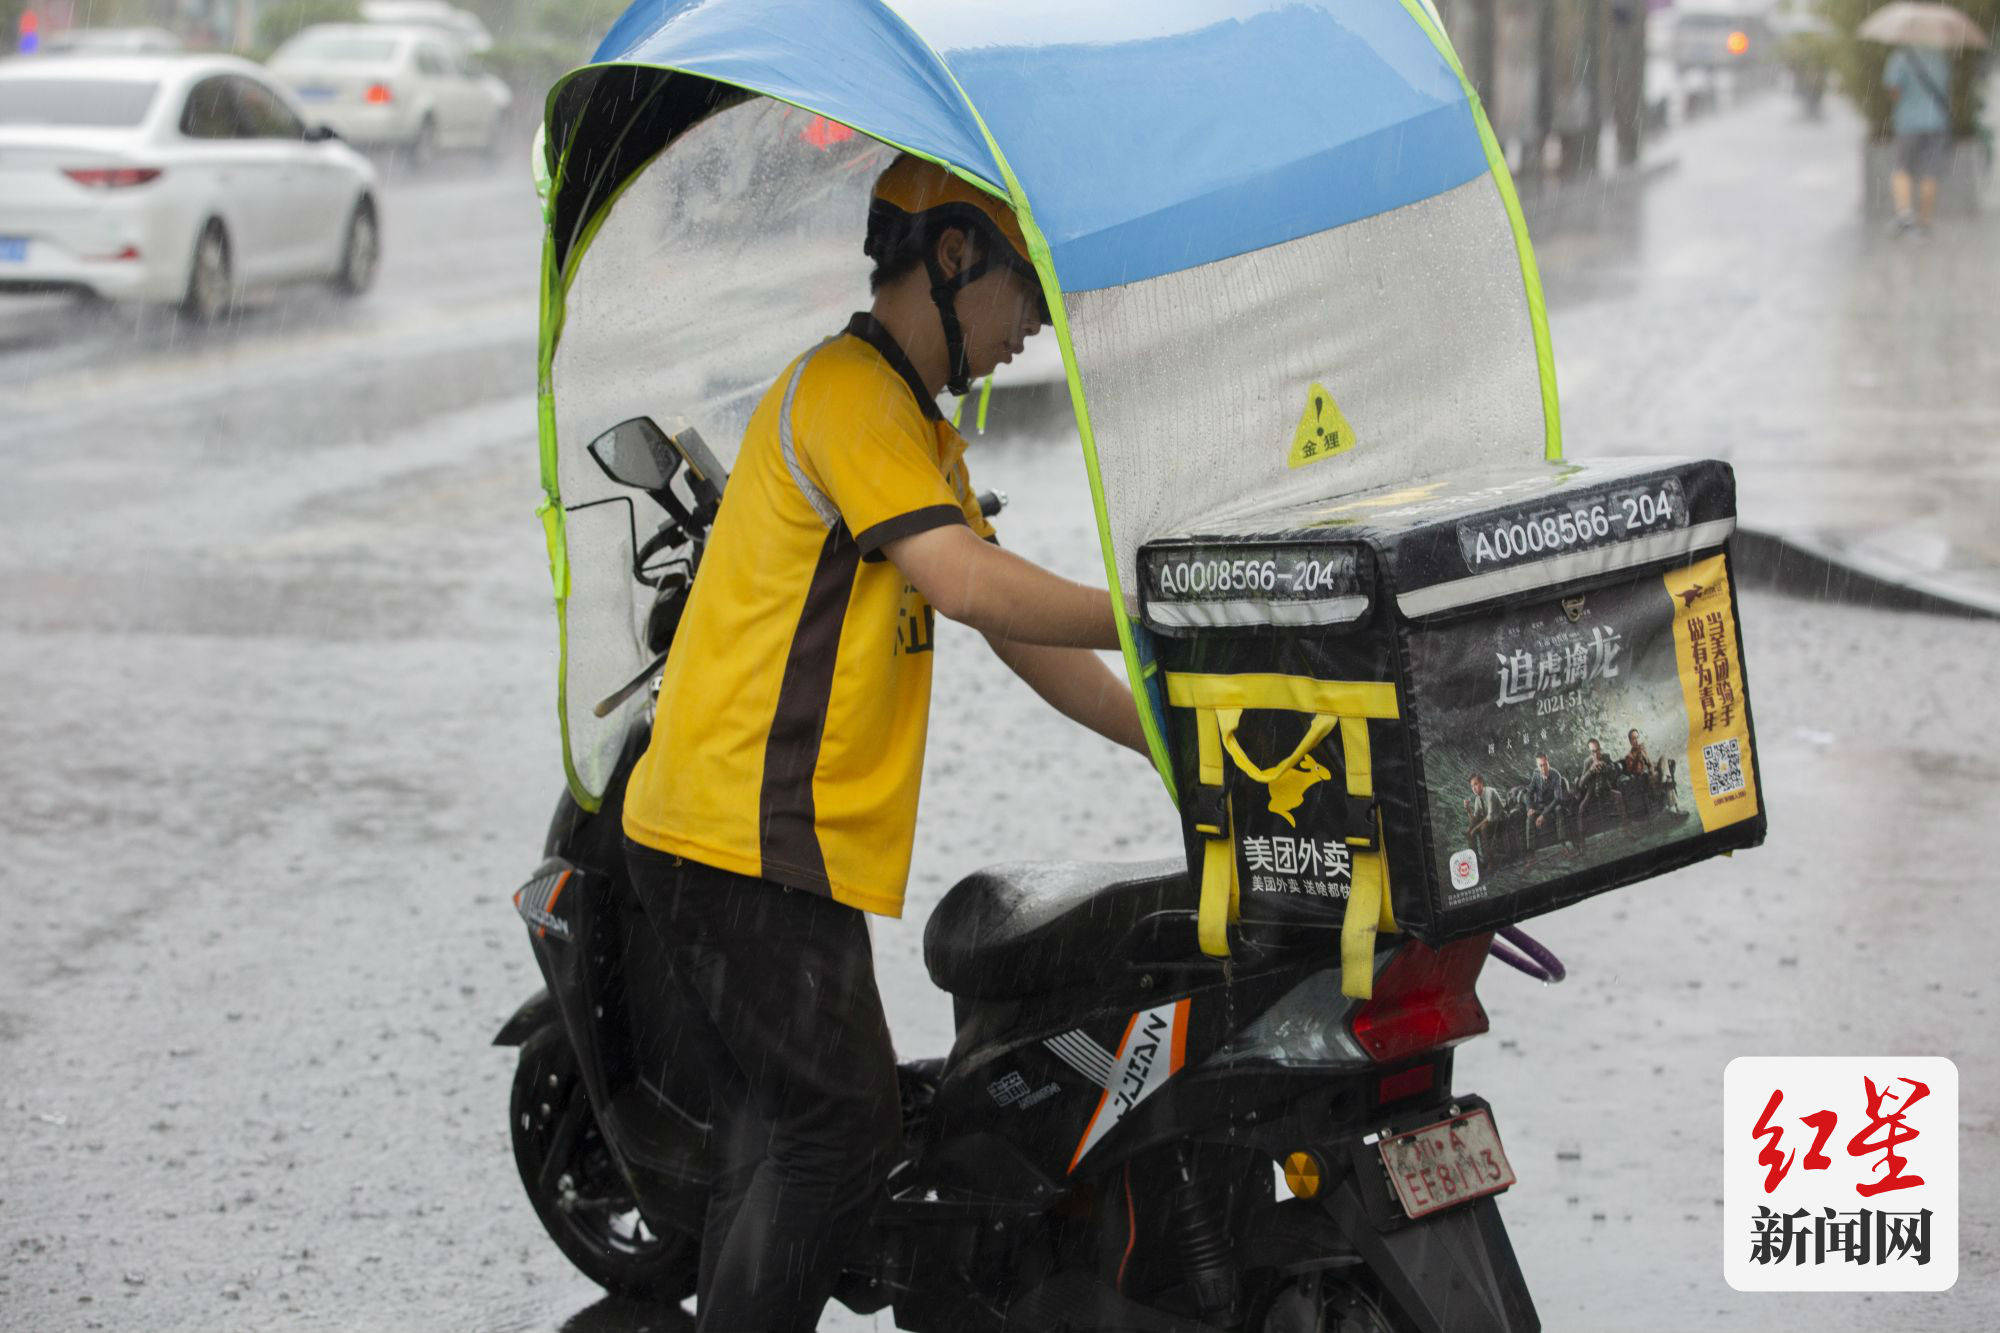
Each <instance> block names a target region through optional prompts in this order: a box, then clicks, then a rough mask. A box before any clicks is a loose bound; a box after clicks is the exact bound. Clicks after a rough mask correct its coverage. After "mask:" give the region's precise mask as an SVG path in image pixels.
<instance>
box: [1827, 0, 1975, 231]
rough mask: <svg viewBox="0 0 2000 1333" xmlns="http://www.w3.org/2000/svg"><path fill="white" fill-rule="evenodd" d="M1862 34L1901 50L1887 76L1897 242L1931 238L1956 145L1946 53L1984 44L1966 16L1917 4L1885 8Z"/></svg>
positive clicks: (1911, 0) (1907, 1) (1909, 1)
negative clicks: (1913, 235) (1941, 182)
mask: <svg viewBox="0 0 2000 1333" xmlns="http://www.w3.org/2000/svg"><path fill="white" fill-rule="evenodd" d="M1857 31H1858V32H1859V34H1860V35H1861V36H1862V37H1864V38H1866V39H1867V40H1869V41H1872V42H1880V43H1882V44H1883V45H1885V46H1893V47H1895V48H1896V49H1895V50H1894V51H1892V52H1891V53H1890V55H1889V63H1888V65H1887V66H1885V67H1884V68H1883V71H1882V83H1883V86H1884V87H1886V88H1887V89H1888V90H1889V98H1890V102H1891V105H1892V110H1891V112H1890V119H1889V125H1890V128H1891V130H1893V131H1894V133H1895V136H1896V169H1895V172H1894V174H1893V175H1891V176H1890V177H1889V192H1890V194H1891V196H1892V197H1893V198H1894V200H1895V204H1896V231H1897V234H1898V235H1901V234H1904V233H1907V232H1909V231H1910V230H1911V229H1912V228H1915V229H1916V230H1917V231H1918V233H1919V234H1926V233H1928V232H1929V231H1930V227H1931V219H1932V217H1933V216H1934V215H1935V214H1936V212H1937V190H1938V183H1937V178H1938V166H1939V163H1940V162H1941V161H1942V160H1943V158H1944V155H1945V152H1946V150H1947V149H1948V148H1949V147H1950V144H1951V60H1950V58H1949V56H1948V55H1947V54H1946V53H1947V52H1951V51H1958V50H1961V49H1963V48H1966V47H1974V48H1982V47H1984V46H1985V45H1986V36H1985V34H1984V33H1982V32H1980V31H1979V28H1978V26H1977V25H1975V24H1974V23H1973V22H1972V20H1971V19H1969V18H1967V17H1966V16H1965V14H1964V13H1963V12H1962V11H1960V10H1957V9H1954V8H1952V7H1951V6H1950V5H1942V4H1930V3H1921V2H1919V0H1897V3H1894V4H1889V5H1884V6H1883V7H1882V8H1880V9H1878V10H1876V11H1875V12H1874V13H1873V14H1870V15H1869V16H1868V18H1867V20H1866V21H1864V22H1863V23H1862V24H1861V26H1860V28H1859V29H1857ZM1913 182H1914V186H1915V189H1914V193H1915V195H1916V211H1915V213H1914V214H1912V212H1911V208H1910V203H1911V194H1912V192H1913V191H1912V185H1913Z"/></svg>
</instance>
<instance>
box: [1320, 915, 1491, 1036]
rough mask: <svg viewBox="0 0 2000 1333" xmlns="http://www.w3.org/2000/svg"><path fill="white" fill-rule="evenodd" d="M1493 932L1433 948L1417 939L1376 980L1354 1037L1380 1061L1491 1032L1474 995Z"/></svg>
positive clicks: (1359, 1015)
mask: <svg viewBox="0 0 2000 1333" xmlns="http://www.w3.org/2000/svg"><path fill="white" fill-rule="evenodd" d="M1492 939H1493V937H1492V936H1491V935H1475V936H1473V937H1472V938H1471V939H1467V940H1460V941H1458V942H1457V943H1456V944H1447V945H1445V946H1444V948H1442V949H1430V948H1427V947H1425V946H1424V945H1422V944H1419V943H1417V942H1416V941H1415V940H1412V941H1411V942H1410V943H1409V944H1408V945H1406V946H1404V948H1403V949H1402V950H1401V951H1400V952H1399V953H1397V955H1396V956H1395V957H1394V958H1392V959H1390V960H1389V965H1388V966H1387V967H1385V968H1383V969H1382V975H1381V976H1379V977H1377V978H1375V995H1374V998H1373V999H1371V1000H1369V1001H1368V1002H1367V1003H1366V1004H1364V1005H1362V1006H1361V1008H1360V1009H1358V1010H1357V1011H1355V1015H1354V1018H1353V1019H1352V1020H1351V1022H1352V1027H1353V1029H1354V1039H1355V1040H1356V1041H1358V1042H1360V1043H1361V1049H1362V1050H1364V1051H1366V1052H1368V1055H1369V1057H1370V1058H1371V1059H1373V1060H1374V1061H1375V1062H1376V1063H1377V1064H1392V1063H1394V1062H1395V1061H1398V1060H1402V1059H1405V1058H1407V1057H1409V1056H1412V1055H1416V1054H1419V1053H1420V1052H1423V1051H1433V1050H1436V1049H1437V1048H1438V1047H1440V1046H1449V1045H1452V1044H1453V1043H1454V1042H1460V1041H1464V1040H1465V1039H1466V1038H1467V1037H1476V1036H1478V1035H1479V1034H1480V1033H1482V1032H1484V1031H1486V1010H1485V1009H1484V1008H1482V1007H1481V1006H1480V1003H1479V997H1478V996H1477V995H1474V994H1473V993H1472V986H1473V983H1474V982H1476V981H1477V980H1479V969H1480V968H1481V967H1482V966H1484V965H1485V963H1486V946H1487V945H1488V943H1490V942H1491V941H1492Z"/></svg>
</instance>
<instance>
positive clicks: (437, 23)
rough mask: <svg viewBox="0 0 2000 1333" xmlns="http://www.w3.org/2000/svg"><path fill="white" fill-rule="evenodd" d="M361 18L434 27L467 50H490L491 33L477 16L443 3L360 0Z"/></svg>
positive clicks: (408, 25)
mask: <svg viewBox="0 0 2000 1333" xmlns="http://www.w3.org/2000/svg"><path fill="white" fill-rule="evenodd" d="M361 18H362V20H363V21H364V22H367V23H397V24H401V25H403V26H404V27H410V28H435V29H436V30H437V31H439V32H441V33H443V34H444V35H445V36H446V37H449V38H451V39H452V40H453V41H455V42H457V43H458V44H459V45H460V46H463V47H464V48H465V49H466V50H468V51H490V50H492V49H493V34H492V33H490V32H488V31H487V30H486V25H485V24H484V23H482V22H480V21H479V16H478V15H477V14H474V13H472V12H471V11H469V10H464V9H460V8H458V7H457V6H456V5H449V4H446V3H445V0H361Z"/></svg>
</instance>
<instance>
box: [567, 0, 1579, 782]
mask: <svg viewBox="0 0 2000 1333" xmlns="http://www.w3.org/2000/svg"><path fill="white" fill-rule="evenodd" d="M896 150H903V151H907V152H911V153H914V154H917V155H918V156H920V157H924V158H927V159H929V160H931V161H934V162H936V163H938V164H940V165H942V166H944V167H945V168H947V169H948V170H950V171H952V172H954V173H955V174H957V175H959V176H961V177H963V178H964V179H966V180H967V181H970V182H971V183H973V184H974V185H976V186H978V187H980V188H982V189H984V190H987V191H989V192H991V193H992V194H994V195H995V196H997V197H999V198H1001V199H1004V200H1006V201H1007V202H1008V203H1009V204H1010V205H1011V206H1012V207H1013V209H1014V210H1015V213H1016V215H1017V216H1018V218H1019V219H1020V222H1021V227H1022V231H1023V233H1024V234H1025V236H1026V237H1027V239H1028V243H1029V248H1030V252H1031V257H1032V258H1033V260H1034V263H1035V267H1036V270H1037V272H1038V274H1039V276H1040V279H1041V283H1042V288H1043V292H1044V295H1045V296H1046V297H1047V299H1048V304H1049V308H1050V310H1051V311H1052V312H1053V315H1054V321H1053V324H1054V327H1053V330H1052V334H1053V336H1054V337H1055V338H1056V339H1057V340H1058V341H1059V343H1060V346H1061V351H1062V358H1063V364H1064V368H1065V373H1066V376H1067V379H1068V383H1069V392H1070V400H1071V404H1072V406H1073V408H1074V411H1075V416H1076V424H1077V431H1078V436H1079V438H1080V441H1081V444H1082V448H1083V452H1084V459H1085V464H1086V470H1087V472H1088V475H1089V478H1090V484H1091V489H1092V498H1093V501H1094V504H1095V509H1096V515H1097V526H1098V536H1099V538H1100V541H1101V543H1102V547H1103V552H1104V560H1105V568H1106V574H1107V578H1108V580H1109V582H1110V584H1111V586H1112V587H1113V588H1115V589H1117V590H1118V591H1119V593H1120V594H1121V595H1120V596H1117V597H1114V598H1113V602H1114V604H1115V605H1116V606H1117V607H1118V609H1119V622H1120V633H1121V637H1122V639H1123V642H1124V650H1125V661H1126V666H1127V669H1128V671H1129V673H1130V675H1131V678H1132V681H1133V684H1134V687H1135V693H1137V694H1138V696H1139V698H1140V702H1141V714H1142V717H1143V718H1144V720H1145V722H1146V728H1147V731H1148V734H1149V736H1150V737H1151V738H1152V744H1153V750H1154V757H1155V761H1156V763H1157V765H1158V766H1159V768H1160V771H1161V774H1162V776H1163V777H1166V778H1167V780H1168V783H1169V787H1171V782H1172V780H1171V777H1170V776H1169V769H1168V765H1167V761H1166V755H1165V752H1164V748H1163V746H1162V745H1161V742H1160V739H1159V736H1160V729H1159V726H1158V721H1157V719H1158V716H1159V713H1160V707H1161V701H1160V699H1159V695H1158V690H1157V687H1156V683H1155V680H1154V674H1155V673H1154V671H1153V669H1152V651H1151V644H1150V643H1149V642H1148V638H1147V632H1146V631H1145V630H1144V628H1143V627H1141V626H1139V625H1138V624H1136V620H1135V616H1134V615H1133V612H1134V611H1135V610H1136V607H1137V604H1138V602H1137V598H1138V594H1137V588H1138V582H1137V575H1136V565H1137V561H1136V553H1137V551H1138V549H1139V547H1140V546H1141V545H1143V544H1144V543H1146V542H1147V541H1150V540H1153V539H1155V538H1160V537H1168V536H1174V535H1178V534H1183V533H1186V532H1189V531H1191V530H1195V529H1200V530H1203V531H1215V530H1216V529H1217V527H1218V525H1229V526H1232V527H1234V528H1237V529H1241V530H1251V531H1254V530H1255V529H1256V523H1257V516H1258V515H1259V514H1262V513H1266V512H1270V511H1273V510H1277V509H1283V510H1285V511H1287V512H1288V513H1289V515H1290V518H1289V519H1288V525H1289V526H1297V524H1298V515H1299V514H1300V513H1301V512H1306V513H1310V512H1311V511H1312V509H1313V507H1314V506H1315V505H1326V504H1328V502H1331V501H1333V500H1334V499H1335V498H1337V497H1338V498H1342V499H1343V500H1344V501H1345V502H1346V503H1347V505H1348V506H1349V511H1350V512H1351V509H1352V504H1353V500H1354V497H1355V496H1357V495H1360V494H1363V493H1366V492H1370V491H1382V490H1386V489H1389V488H1397V487H1407V486H1409V485H1411V484H1412V483H1415V482H1420V481H1422V480H1423V479H1425V478H1435V477H1439V476H1443V475H1446V474H1461V473H1464V472H1466V471H1469V470H1472V469H1474V468H1479V469H1489V468H1492V467H1493V466H1495V465H1500V464H1507V465H1513V466H1543V465H1553V464H1554V463H1556V462H1557V461H1558V460H1559V459H1560V457H1561V436H1560V428H1559V426H1558V421H1557V412H1556V396H1555V382H1554V374H1553V368H1552V363H1551V358H1550V354H1549V346H1548V333H1547V326H1546V320H1545V316H1544V311H1543V303H1542V295H1541V289H1540V283H1539V279H1538V278H1537V276H1536V272H1535V265H1534V258H1533V253H1532V250H1531V248H1530V246H1529V242H1528V236H1527V231H1526V228H1525V226H1524V224H1523V222H1522V219H1521V213H1520V206H1519V203H1518V201H1517V200H1516V198H1515V195H1514V190H1513V185H1512V182H1511V179H1510V177H1509V175H1508V171H1507V167H1506V163H1505V161H1504V159H1503V157H1502V155H1501V153H1500V150H1499V146H1498V144H1497V142H1496V140H1495V138H1494V136H1493V132H1492V129H1491V127H1490V126H1489V125H1488V123H1487V120H1486V116H1485V113H1484V112H1483V111H1482V110H1481V108H1480V105H1479V102H1478V98H1477V97H1476V95H1475V94H1474V93H1473V90H1472V88H1471V85H1470V83H1469V82H1468V81H1467V80H1466V77H1465V74H1464V71H1463V70H1462V68H1461V67H1460V65H1459V62H1458V59H1457V57H1456V55H1455V54H1454V52H1453V50H1452V48H1451V44H1450V42H1449V41H1448V40H1447V38H1446V37H1445V35H1444V32H1443V28H1442V25H1441V24H1440V22H1439V20H1438V17H1437V14H1436V12H1435V10H1433V9H1432V8H1430V7H1429V4H1428V0H1338V2H1337V3H1336V2H1335V0H1149V3H1147V4H1144V5H1117V6H1089V5H1078V4H1075V3H1074V0H1005V2H1004V3H1001V2H999V0H903V2H900V3H897V4H896V5H894V6H893V7H892V6H891V5H889V4H885V3H882V0H638V3H636V4H634V5H633V6H632V8H631V9H630V10H628V11H627V12H626V13H625V15H624V17H623V18H621V19H620V20H619V21H618V23H617V25H616V26H615V27H613V28H612V30H611V32H610V33H609V34H608V35H607V36H606V38H605V40H604V43H603V45H602V46H601V47H600V48H599V49H598V51H597V53H596V55H595V57H594V60H593V63H591V64H589V65H586V66H583V67H581V68H579V69H577V70H574V71H572V72H571V73H570V74H568V75H566V76H565V77H564V78H563V79H562V80H560V81H559V82H558V83H557V84H556V85H555V87H554V88H553V89H552V90H551V91H550V94H549V98H548V104H547V118H546V122H545V137H544V138H543V140H541V141H540V148H539V157H538V161H537V164H536V166H537V175H538V177H539V176H541V175H542V174H543V173H546V191H545V194H544V213H545V216H546V219H547V223H548V234H547V240H546V245H545V249H544V261H543V278H544V281H543V307H542V340H541V363H540V415H541V445H542V480H543V485H544V489H545V490H546V492H547V500H546V502H545V503H544V505H543V508H542V517H543V521H544V526H545V529H546V534H547V538H548V543H549V554H550V562H551V566H552V571H553V573H554V577H555V585H556V596H557V604H558V607H559V611H560V618H561V622H562V626H563V667H562V673H561V678H562V686H561V699H560V705H559V707H560V710H561V714H562V719H563V734H564V753H565V762H566V765H567V767H568V771H569V775H570V781H571V786H572V788H573V789H574V790H575V791H576V794H577V795H578V797H579V798H580V799H582V800H584V801H585V803H586V804H588V805H591V806H593V807H594V805H595V804H596V800H597V798H598V797H599V796H600V794H601V793H602V791H603V789H604V785H605V783H606V782H607V781H608V779H609V776H610V772H611V768H612V764H613V761H614V758H615V750H616V743H617V741H618V740H619V739H620V738H621V737H622V735H623V734H624V732H625V730H626V727H627V724H628V723H629V720H630V711H631V710H633V709H635V708H638V707H641V706H643V698H642V697H638V696H635V698H634V699H633V700H632V701H630V702H628V703H627V704H626V705H625V707H624V708H623V709H621V710H619V711H616V712H613V713H612V714H611V715H610V716H608V717H605V718H598V717H596V716H595V715H594V713H593V709H592V705H593V704H594V703H595V702H596V701H597V700H599V699H601V698H603V697H605V696H606V695H608V694H610V693H612V692H613V691H614V690H616V689H617V688H618V687H619V686H620V685H621V684H623V683H624V682H625V681H626V680H627V679H629V678H630V677H631V676H632V675H633V674H634V673H635V672H637V671H638V670H640V669H641V668H643V666H644V664H645V657H646V654H645V652H644V649H643V647H642V645H641V628H642V621H643V612H644V605H643V603H640V602H635V593H636V592H643V591H645V590H644V589H639V588H636V587H635V585H634V583H633V580H632V579H631V577H630V560H631V552H632V541H633V524H634V522H635V517H636V516H635V514H634V511H633V507H632V501H631V500H630V499H629V498H628V497H629V495H630V492H629V491H625V490H623V489H622V488H619V487H617V486H615V485H613V484H612V483H610V482H609V480H608V479H607V478H606V477H605V476H604V475H603V474H602V472H601V471H600V470H599V469H598V468H597V467H596V466H595V464H594V463H593V462H592V461H591V460H590V459H589V458H588V456H587V454H586V452H585V445H586V444H587V443H588V442H589V441H590V440H591V439H592V438H593V437H594V436H595V435H597V434H598V433H599V432H601V431H603V430H605V429H607V428H608V427H610V426H611V425H613V424H615V423H617V422H618V421H620V420H623V419H624V418H626V417H629V416H635V415H642V414H643V415H650V416H653V417H654V418H655V419H656V420H658V421H659V422H660V424H661V425H663V426H665V427H666V428H667V429H669V430H670V431H671V430H675V429H677V428H678V427H680V426H682V425H688V424H691V425H693V426H695V427H697V428H698V429H699V430H700V432H701V434H702V436H703V438H704V439H705V440H706V441H707V442H708V444H709V445H710V446H711V448H713V449H714V450H715V452H716V453H717V454H718V455H719V456H720V458H721V460H722V461H723V463H724V464H725V465H728V464H729V463H731V462H732V460H733V455H734V451H735V448H736V444H737V442H738V440H739V438H740V435H741V432H742V429H743V426H744V424H745V423H746V422H747V420H748V417H749V413H750V410H751V408H752V407H754V406H755V404H756V401H757V399H758V398H759V396H760V395H761V394H762V392H763V391H764V390H765V388H766V387H767V386H768V385H769V384H770V382H771V381H772V380H773V379H774V378H775V377H776V376H777V374H778V373H779V372H780V371H781V370H782V369H783V367H784V366H785V365H786V363H787V362H789V361H790V359H791V358H792V357H794V356H796V355H797V354H798V353H799V352H801V351H803V350H805V349H806V348H807V347H809V346H811V345H812V344H813V343H814V342H816V341H817V340H819V339H820V338H822V337H824V336H826V335H827V334H829V333H831V332H833V331H835V330H837V329H838V328H839V327H840V326H841V324H842V322H843V321H844V319H845V317H846V315H847V314H848V313H849V312H851V311H853V310H856V309H862V308H865V307H866V306H867V304H868V299H869V298H868V293H867V283H866V276H867V270H868V264H867V261H866V260H865V259H863V257H862V255H861V238H862V234H863V230H864V222H865V218H866V213H867V198H868V192H869V188H870V186H871V185H872V182H873V179H874V177H875V175H876V174H877V173H878V172H879V171H880V170H881V169H882V167H884V166H886V165H887V163H888V162H889V160H890V159H891V157H892V156H893V154H894V152H895V151H896ZM1043 336H1050V335H1049V334H1044V335H1043ZM644 535H645V534H644V533H640V534H639V536H640V537H641V538H643V536H644Z"/></svg>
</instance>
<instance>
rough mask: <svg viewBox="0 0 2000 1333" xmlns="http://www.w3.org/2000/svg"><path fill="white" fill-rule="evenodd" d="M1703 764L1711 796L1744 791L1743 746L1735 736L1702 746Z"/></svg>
mask: <svg viewBox="0 0 2000 1333" xmlns="http://www.w3.org/2000/svg"><path fill="white" fill-rule="evenodd" d="M1701 763H1702V767H1703V768H1704V769H1705V770H1706V771H1707V776H1708V792H1709V795H1711V796H1727V795H1729V793H1731V792H1733V791H1742V790H1743V746H1742V744H1741V743H1740V742H1739V741H1738V740H1737V739H1736V738H1735V737H1734V736H1731V737H1730V738H1729V739H1728V740H1726V741H1717V742H1715V743H1714V744H1713V745H1704V746H1702V747H1701Z"/></svg>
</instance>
